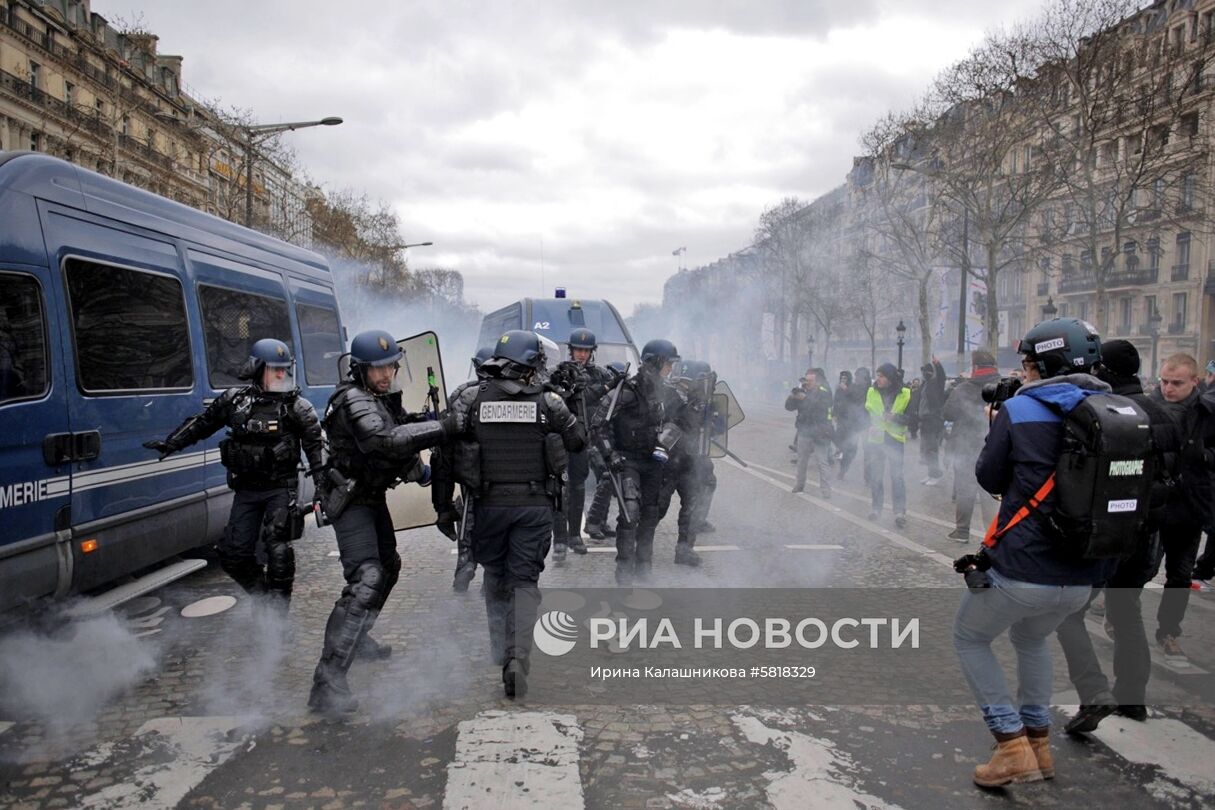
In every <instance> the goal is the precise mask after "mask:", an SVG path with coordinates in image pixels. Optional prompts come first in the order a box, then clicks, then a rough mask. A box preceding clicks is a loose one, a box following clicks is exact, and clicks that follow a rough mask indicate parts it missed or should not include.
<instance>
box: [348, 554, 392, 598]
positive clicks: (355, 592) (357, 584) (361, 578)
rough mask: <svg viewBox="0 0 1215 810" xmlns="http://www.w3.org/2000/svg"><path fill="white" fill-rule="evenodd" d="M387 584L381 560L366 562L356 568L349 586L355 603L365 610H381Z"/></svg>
mask: <svg viewBox="0 0 1215 810" xmlns="http://www.w3.org/2000/svg"><path fill="white" fill-rule="evenodd" d="M386 584H387V578H386V576H385V573H384V567H383V566H382V565H380V563H379V562H365V563H363V564H362V565H360V566H359V567H358V568H357V569H355V572H354V576H353V577H351V579H350V584H349V586H347V587H349V589H350V595H351V596H352V597H353V599H354V604H355V605H357V606H358V607H360V608H362V609H363V610H379V609H380V605H382V604H383V603H384V586H385V585H386Z"/></svg>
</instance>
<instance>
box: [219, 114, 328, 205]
mask: <svg viewBox="0 0 1215 810" xmlns="http://www.w3.org/2000/svg"><path fill="white" fill-rule="evenodd" d="M340 123H342V119H341V118H339V117H337V116H336V115H331V116H329V117H328V118H322V119H321V120H319V121H292V122H290V123H287V124H250V125H248V126H244V127H241V131H242V132H243V133H244V136H245V142H244V144H243V145H244V147H245V227H246V228H251V227H253V156H254V154H255V153H256V149H255V148H254V145H253V136H254V135H275V134H277V133H279V132H294V131H295V130H297V129H306V128H308V127H335V126H337V125H338V124H340Z"/></svg>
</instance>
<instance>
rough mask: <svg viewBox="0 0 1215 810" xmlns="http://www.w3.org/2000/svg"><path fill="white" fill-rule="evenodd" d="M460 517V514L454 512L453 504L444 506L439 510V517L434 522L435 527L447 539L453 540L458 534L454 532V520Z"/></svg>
mask: <svg viewBox="0 0 1215 810" xmlns="http://www.w3.org/2000/svg"><path fill="white" fill-rule="evenodd" d="M459 519H460V515H459V514H458V513H457V512H456V509H455V507H454V506H446V507H444V508H443V510H442V511H441V512H439V519H438V521H437V522H436V523H435V528H436V529H438V530H439V531H441V532H442V533H443V536H444V537H446V538H447V539H448V540H451V541H453V542H454V541H455V540H456V539H457V538H458V537H459V534H458V533H457V532H456V522H457V521H458V520H459Z"/></svg>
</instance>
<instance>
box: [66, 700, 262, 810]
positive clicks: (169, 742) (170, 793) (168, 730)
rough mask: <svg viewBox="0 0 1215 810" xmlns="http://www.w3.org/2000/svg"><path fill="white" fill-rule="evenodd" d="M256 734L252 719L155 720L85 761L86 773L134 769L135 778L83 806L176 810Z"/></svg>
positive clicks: (86, 755) (99, 748)
mask: <svg viewBox="0 0 1215 810" xmlns="http://www.w3.org/2000/svg"><path fill="white" fill-rule="evenodd" d="M243 729H248V730H243ZM251 733H252V732H251V727H249V718H244V717H158V718H156V719H155V720H149V721H148V722H146V723H144V724H143V725H142V726H140V727H139V729H138V730H137V731H136V732H135V734H134V735H133V736H132V737H130V738H128V739H126V740H122V741H120V742H112V743H102V744H100V745H98V746H97V747H96V748H94V749H92V750H90V751H87V752H85V753H84V754H82V755H81V756H80V758H79V761H80V767H87V768H101V767H105V768H107V769H108V768H115V767H117V769H118V771H119V772H122V771H124V770H128V769H129V771H130V776H128V777H127V778H126V779H125V780H124V781H123V782H122V783H120V784H113V785H109V786H107V787H105V788H103V789H101V790H100V791H98V792H96V793H93V794H90V795H89V796H86V797H83V798H82V799H80V800H79V804H78V806H79V807H85V808H95V810H102V809H103V808H104V810H122V808H146V807H176V806H177V804H178V802H180V801H181V800H182V799H183V798H185V796H186V794H187V793H189V792H190V791H191V790H193V789H194V787H195V786H196V785H198V784H199V783H200V782H202V781H203V779H205V778H206V777H207V774H209V773H211V772H212V771H213V770H215V769H216V768H218V767H219V766H221V765H223V764H224V763H225V762H226V761H227V760H228V759H229V758H230V757H231V756H232V755H233V754H234V753H235V752H236V751H237V749H239V748H240V747H241V746H243V745H244V744H245V742H246V741H247V740H248V738H249V736H250V734H251ZM124 766H126V767H124ZM73 769H75V768H73Z"/></svg>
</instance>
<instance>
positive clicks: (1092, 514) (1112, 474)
mask: <svg viewBox="0 0 1215 810" xmlns="http://www.w3.org/2000/svg"><path fill="white" fill-rule="evenodd" d="M1154 459H1155V456H1154V452H1153V447H1152V431H1151V422H1150V419H1149V418H1148V414H1147V412H1146V411H1145V410H1144V409H1143V408H1142V407H1141V406H1140V405H1139V404H1138V403H1136V402H1135V401H1134V400H1132V399H1129V398H1128V397H1124V396H1120V395H1118V394H1093V395H1091V396H1088V397H1085V398H1084V401H1083V402H1081V403H1080V404H1079V405H1077V406H1076V407H1075V408H1074V409H1073V410H1072V411H1071V412H1070V413H1068V414H1067V415H1066V416H1065V417H1064V420H1063V446H1062V453H1061V454H1060V456H1059V463H1058V464H1057V465H1056V466H1055V472H1054V479H1055V490H1056V494H1055V509H1054V512H1053V513H1052V514H1051V515H1050V520H1051V523H1052V524H1053V525H1054V527H1055V529H1056V530H1057V531H1058V532H1059V534H1060V536H1061V537H1062V538H1063V541H1064V542H1065V543H1066V544H1067V546H1068V547H1069V549H1071V550H1073V551H1074V552H1075V553H1076V554H1077V555H1078V556H1080V557H1083V558H1085V559H1108V558H1116V557H1126V556H1129V555H1130V554H1131V553H1132V552H1133V551H1135V548H1136V545H1137V544H1138V543H1139V542H1140V541H1141V539H1142V537H1143V531H1144V525H1145V523H1146V521H1147V517H1148V505H1149V500H1150V498H1151V489H1152V479H1153V477H1154V475H1155V472H1156V471H1155V469H1154Z"/></svg>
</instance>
